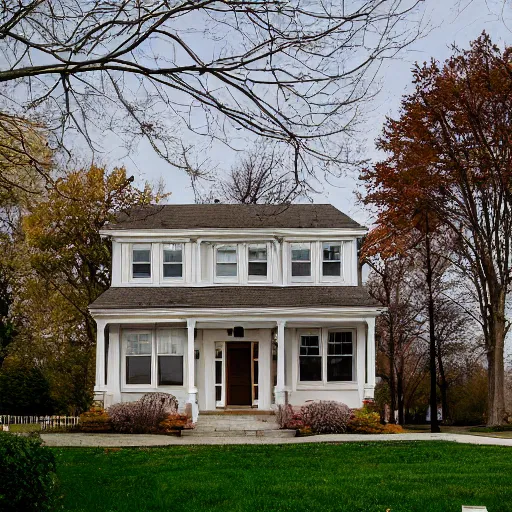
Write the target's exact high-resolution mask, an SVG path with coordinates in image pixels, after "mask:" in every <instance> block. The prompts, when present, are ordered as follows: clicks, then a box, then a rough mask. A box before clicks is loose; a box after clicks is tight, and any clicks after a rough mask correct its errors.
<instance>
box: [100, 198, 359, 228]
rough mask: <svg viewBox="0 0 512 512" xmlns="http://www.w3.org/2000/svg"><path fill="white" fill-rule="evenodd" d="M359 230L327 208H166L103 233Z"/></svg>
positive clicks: (143, 211) (136, 215) (129, 217)
mask: <svg viewBox="0 0 512 512" xmlns="http://www.w3.org/2000/svg"><path fill="white" fill-rule="evenodd" d="M362 227H363V226H361V225H360V224H358V223H357V222H356V221H355V220H352V219H351V218H350V217H348V216H347V215H345V214H344V213H342V212H340V211H339V210H338V209H337V208H335V207H334V206H332V205H330V204H289V205H261V204H168V205H150V206H145V207H142V208H137V209H133V210H130V212H128V213H122V214H120V215H119V217H118V219H117V221H116V222H113V223H111V224H109V225H107V226H105V228H104V229H106V230H113V229H202V228H203V229H215V228H233V229H251V228H362Z"/></svg>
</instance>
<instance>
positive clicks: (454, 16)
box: [106, 0, 512, 225]
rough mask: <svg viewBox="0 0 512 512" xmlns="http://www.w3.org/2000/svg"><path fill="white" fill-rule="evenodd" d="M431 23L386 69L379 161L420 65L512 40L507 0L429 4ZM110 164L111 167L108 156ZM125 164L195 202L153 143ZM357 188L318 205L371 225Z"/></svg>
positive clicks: (329, 191) (330, 189)
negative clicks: (483, 40)
mask: <svg viewBox="0 0 512 512" xmlns="http://www.w3.org/2000/svg"><path fill="white" fill-rule="evenodd" d="M425 19H426V20H428V21H429V24H430V31H429V32H428V34H426V35H425V36H424V37H423V38H422V39H420V40H418V41H416V42H415V43H414V44H412V45H411V46H410V47H409V48H408V49H407V50H404V51H403V52H402V53H401V54H400V55H399V58H397V59H395V60H393V61H388V62H387V63H386V64H385V65H384V67H383V69H382V72H381V75H380V77H379V80H380V85H381V92H380V94H379V95H378V97H377V98H376V99H375V100H374V102H373V104H372V105H371V111H372V113H371V114H370V115H368V120H367V121H366V122H365V123H364V125H363V126H364V132H365V135H364V139H363V135H362V134H361V141H362V142H363V147H364V149H365V151H366V156H367V157H368V158H372V159H376V158H378V154H377V152H376V150H375V148H374V140H375V138H376V137H377V136H378V135H379V133H380V130H381V128H382V125H383V122H384V119H385V116H386V115H391V116H395V115H396V113H397V112H398V108H399V104H400V99H401V97H402V95H403V94H404V93H405V92H407V91H408V89H409V88H410V83H411V68H412V66H413V64H414V62H416V61H417V62H424V61H428V60H430V58H432V57H433V58H435V59H437V60H440V61H444V60H445V59H447V58H448V57H449V56H450V54H451V45H452V44H453V43H455V44H457V45H458V46H459V47H462V48H466V47H468V46H469V42H470V41H471V40H473V39H476V38H477V37H478V36H479V35H480V34H481V33H482V31H483V30H485V31H486V32H487V33H488V34H490V35H491V37H492V39H493V41H494V42H495V43H497V44H499V45H500V46H503V45H505V44H510V43H511V42H512V41H511V40H512V8H511V7H509V6H508V5H506V0H503V1H501V0H488V1H485V0H473V1H469V0H465V1H464V0H463V1H459V0H426V1H425ZM111 155H112V159H114V158H115V157H116V152H115V151H114V150H113V151H112V153H111ZM212 160H213V161H215V162H218V163H219V164H220V166H222V167H223V168H224V169H229V167H230V166H231V164H232V163H233V157H232V156H230V155H226V156H225V155H222V154H221V155H212ZM106 163H109V162H108V158H107V162H106ZM116 163H117V162H116ZM124 165H125V166H126V167H127V169H128V172H129V173H131V174H133V175H134V176H135V177H136V179H137V181H139V182H143V181H145V180H149V181H151V182H156V181H158V179H159V178H160V177H162V178H163V180H164V182H165V184H166V188H167V190H168V191H170V192H172V196H171V197H170V199H169V202H172V203H192V202H194V195H193V193H192V189H191V187H190V182H189V179H188V177H187V176H186V175H185V174H184V172H183V171H180V170H176V169H172V168H170V167H169V165H168V164H166V163H165V162H163V161H162V160H160V159H159V158H158V157H157V156H156V155H155V154H154V153H153V152H152V150H151V148H149V147H148V146H147V145H145V144H141V145H140V146H139V148H138V150H137V152H136V153H135V154H133V155H131V156H130V157H128V158H125V159H124ZM356 187H357V177H356V176H346V177H345V178H343V179H339V180H337V181H335V182H334V183H332V184H325V183H324V184H323V185H319V186H318V188H319V189H322V191H321V193H320V194H316V195H315V196H313V200H314V202H315V203H332V204H333V205H335V206H336V207H337V208H339V209H340V210H342V211H344V212H345V213H347V214H348V215H350V216H352V217H353V218H354V219H356V220H358V221H359V222H362V223H365V224H367V225H368V224H371V218H370V217H369V215H368V213H367V212H365V211H364V210H363V209H362V207H361V206H360V205H358V204H357V201H356V198H355V195H354V192H355V190H356Z"/></svg>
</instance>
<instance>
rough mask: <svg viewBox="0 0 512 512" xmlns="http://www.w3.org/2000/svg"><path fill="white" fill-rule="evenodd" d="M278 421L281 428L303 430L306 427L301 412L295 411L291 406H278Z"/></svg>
mask: <svg viewBox="0 0 512 512" xmlns="http://www.w3.org/2000/svg"><path fill="white" fill-rule="evenodd" d="M276 419H277V423H278V424H279V428H288V429H295V430H301V429H303V428H304V427H305V426H306V425H304V421H303V419H302V414H301V412H300V411H295V410H294V408H293V407H292V406H291V405H290V404H286V405H280V406H278V408H277V413H276Z"/></svg>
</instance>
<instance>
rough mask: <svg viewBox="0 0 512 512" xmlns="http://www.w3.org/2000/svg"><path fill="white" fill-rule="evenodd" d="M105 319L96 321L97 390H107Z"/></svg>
mask: <svg viewBox="0 0 512 512" xmlns="http://www.w3.org/2000/svg"><path fill="white" fill-rule="evenodd" d="M106 325H107V322H105V321H104V320H97V321H96V382H95V385H94V391H95V392H98V393H99V392H103V391H105V327H106Z"/></svg>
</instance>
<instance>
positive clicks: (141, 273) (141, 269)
mask: <svg viewBox="0 0 512 512" xmlns="http://www.w3.org/2000/svg"><path fill="white" fill-rule="evenodd" d="M132 276H133V277H134V278H149V277H151V245H150V244H134V245H133V246H132Z"/></svg>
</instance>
